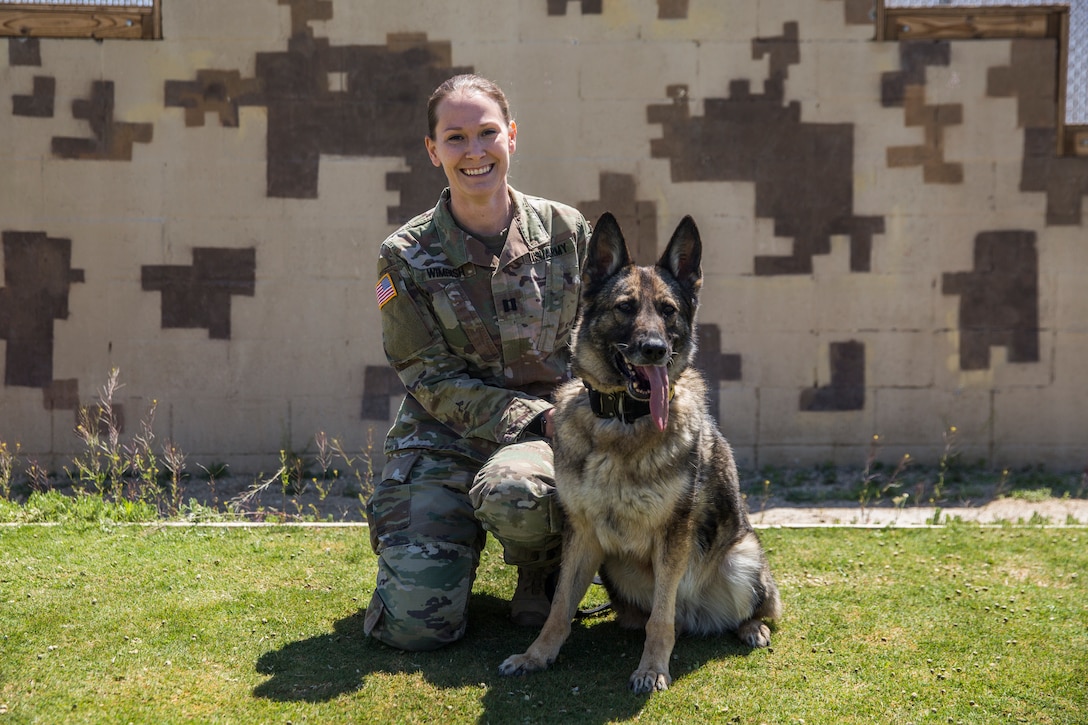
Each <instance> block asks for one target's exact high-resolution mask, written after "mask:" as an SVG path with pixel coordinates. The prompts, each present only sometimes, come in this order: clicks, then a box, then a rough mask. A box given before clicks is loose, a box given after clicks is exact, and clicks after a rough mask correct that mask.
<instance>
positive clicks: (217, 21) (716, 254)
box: [0, 0, 1088, 472]
mask: <svg viewBox="0 0 1088 725" xmlns="http://www.w3.org/2000/svg"><path fill="white" fill-rule="evenodd" d="M163 35H164V39H163V40H161V41H110V40H107V41H103V42H96V41H91V40H56V39H41V40H21V39H11V40H4V41H0V47H2V46H3V45H4V44H6V45H7V48H6V49H7V54H6V58H5V56H4V54H3V53H2V51H0V91H2V95H4V96H7V97H8V98H10V99H11V100H10V101H9V102H7V104H6V107H5V106H3V105H0V231H2V232H3V254H2V256H0V266H2V268H3V271H4V277H3V282H2V287H0V352H2V357H0V369H2V370H3V378H2V379H3V385H2V387H0V440H2V441H6V442H8V443H9V444H11V443H14V442H19V443H20V444H21V445H22V447H23V450H24V452H25V453H26V454H28V455H33V456H35V457H37V458H38V459H39V460H43V461H47V462H50V464H51V465H63V462H64V460H65V457H66V456H70V455H71V454H72V452H73V451H75V450H77V449H78V448H79V442H78V440H77V438H76V437H75V435H74V433H73V429H74V427H75V423H76V409H77V408H78V406H81V405H91V404H93V403H94V402H95V400H96V396H97V394H98V390H99V388H100V387H101V386H102V384H103V383H104V382H105V380H106V377H107V374H108V372H109V370H110V369H111V368H119V369H120V379H121V382H122V383H123V384H124V387H123V388H122V389H121V390H120V391H119V393H118V394H117V396H116V397H115V400H114V402H115V403H116V404H117V405H118V408H119V411H120V412H121V413H122V414H123V417H124V420H125V422H126V423H125V424H126V435H130V434H131V433H132V432H133V431H134V430H136V428H137V425H138V421H139V420H140V419H141V418H142V417H144V416H145V414H146V411H147V410H148V408H149V406H150V405H151V404H152V401H153V400H155V401H157V406H158V407H157V412H156V417H155V430H156V431H157V433H158V435H159V438H160V439H170V440H172V441H174V442H175V443H176V444H177V445H178V446H180V447H181V449H182V450H184V451H185V452H186V453H187V454H188V457H189V461H190V465H191V466H192V465H193V464H194V463H201V464H204V465H209V464H211V463H213V462H228V463H230V464H231V465H232V467H233V469H234V470H235V471H246V470H249V471H254V472H256V471H258V470H265V469H268V467H270V466H272V467H274V466H275V465H277V463H278V455H279V451H280V450H289V451H295V452H304V451H307V450H310V451H312V450H313V445H312V440H313V436H314V435H315V433H317V432H318V431H325V432H326V433H327V434H329V435H330V436H334V437H337V438H339V439H341V440H342V442H343V443H344V444H345V445H346V446H347V447H349V448H353V449H357V448H360V447H363V446H365V445H366V441H367V440H368V437H369V438H371V439H372V440H373V441H374V442H375V443H376V444H377V445H378V447H379V448H380V442H381V439H382V438H383V437H384V434H385V430H386V428H387V427H388V424H389V419H390V417H391V414H392V412H393V410H394V409H395V405H396V402H397V400H398V399H399V397H400V389H401V388H400V385H399V383H398V381H397V380H396V378H395V377H394V376H393V375H392V373H391V371H390V370H389V369H388V366H387V365H386V363H385V359H384V355H383V353H382V349H381V344H380V329H379V325H378V316H377V309H376V304H375V301H374V295H373V292H372V289H373V283H374V281H375V280H374V259H375V253H376V250H377V248H378V245H379V244H380V242H381V241H382V239H384V238H385V236H386V235H387V234H389V233H390V232H391V231H392V230H393V229H394V228H395V227H396V225H397V224H398V223H399V222H400V221H402V220H403V219H405V218H407V217H409V216H411V215H413V214H415V213H417V212H419V211H421V210H423V209H425V208H427V207H429V206H430V205H432V204H433V203H434V200H435V199H436V197H437V194H438V191H439V190H440V189H441V187H442V185H443V178H442V176H441V172H440V171H438V170H437V169H434V168H433V167H432V166H431V165H430V164H429V162H428V161H427V159H426V156H425V154H424V149H423V143H422V137H423V134H424V133H425V122H424V105H425V99H426V96H427V95H428V94H429V92H430V91H431V90H432V89H433V87H434V86H435V85H437V84H438V83H439V82H440V81H441V80H443V79H444V78H445V77H447V76H448V75H450V74H452V73H455V72H463V71H467V70H473V71H475V72H478V73H481V74H483V75H486V76H489V77H491V78H493V79H495V80H496V81H498V82H499V84H500V85H502V86H503V87H504V88H505V89H506V91H507V92H508V94H509V96H510V99H511V102H512V105H513V109H514V113H515V115H516V118H517V121H518V127H519V131H520V133H519V138H518V150H517V154H516V155H515V157H514V164H513V169H512V182H513V184H514V185H515V186H516V187H517V188H519V189H521V190H523V191H526V192H529V193H532V194H538V195H541V196H546V197H552V198H555V199H559V200H562V201H565V202H568V203H571V204H574V205H576V206H578V207H579V208H581V209H582V210H583V211H584V212H585V213H586V215H587V216H589V217H592V218H595V217H596V215H597V214H599V213H600V212H601V211H604V210H606V209H607V210H611V211H612V212H614V213H615V214H616V215H617V216H618V217H619V219H620V221H621V224H622V225H623V227H624V228H625V231H626V232H627V233H628V236H629V239H630V241H631V242H632V246H633V247H635V248H636V249H637V250H638V251H637V255H638V256H640V257H641V258H642V260H643V261H645V262H649V261H651V260H652V259H653V258H655V256H656V254H657V252H658V251H659V249H660V247H661V246H662V245H663V244H664V242H665V241H666V240H667V239H668V236H669V234H670V233H671V231H672V229H673V228H674V226H675V225H676V223H677V222H678V220H679V219H680V218H681V217H682V216H683V215H685V214H691V215H693V216H694V217H695V219H696V221H697V223H698V224H699V226H700V229H701V231H702V233H703V238H704V240H706V242H707V244H708V249H707V250H706V252H705V261H704V272H705V274H706V284H705V293H704V296H703V300H704V307H703V310H702V315H701V322H702V328H701V334H702V350H701V353H700V357H699V363H700V366H701V367H702V368H703V369H704V371H705V372H706V373H707V374H708V376H709V377H710V379H711V380H712V381H713V383H714V384H713V386H712V388H713V389H714V400H713V403H714V405H715V406H716V411H717V413H718V416H719V419H720V422H721V427H722V429H723V431H724V432H725V434H726V435H727V436H728V437H729V438H730V439H731V440H732V442H733V443H734V445H735V447H736V449H737V452H738V457H739V459H740V460H741V461H742V463H744V464H747V465H763V464H792V463H812V462H823V461H834V462H838V463H857V464H860V463H862V462H863V461H864V459H865V455H866V451H867V450H868V448H869V446H870V443H871V441H872V439H873V436H874V435H879V436H880V441H881V446H882V448H881V451H882V456H883V457H885V458H888V459H897V458H898V457H899V456H900V455H902V454H903V453H906V452H909V453H910V454H911V455H912V456H914V457H916V458H922V459H930V460H933V459H935V458H937V457H938V456H939V455H940V454H941V453H942V451H943V450H944V447H945V441H944V438H945V436H946V435H947V433H948V430H949V429H950V427H952V426H955V427H956V438H957V446H958V448H959V450H960V451H961V452H962V453H963V454H964V455H965V456H966V457H967V458H968V459H971V460H974V459H984V460H986V461H988V462H989V463H992V464H994V465H1008V464H1026V463H1044V464H1046V465H1047V466H1048V467H1050V468H1073V467H1081V466H1084V465H1085V463H1088V450H1086V443H1088V412H1086V411H1088V385H1086V380H1088V234H1086V230H1085V214H1086V210H1085V208H1084V197H1085V194H1088V158H1083V157H1082V158H1058V157H1056V156H1055V155H1054V153H1053V151H1052V149H1053V147H1054V143H1053V138H1054V133H1055V118H1056V116H1055V114H1056V108H1057V101H1056V97H1055V89H1056V83H1055V79H1056V77H1057V68H1058V63H1059V58H1058V57H1057V56H1058V54H1057V45H1056V43H1055V41H1053V40H1018V41H1010V40H990V41H951V42H949V41H943V42H930V41H926V42H914V43H877V42H874V41H873V37H874V29H873V24H872V21H871V20H870V19H869V15H868V4H867V3H865V2H857V1H856V0H797V1H796V2H772V1H770V0H758V1H757V0H658V1H654V0H603V2H602V0H582V1H581V2H562V1H561V0H516V1H515V0H504V1H503V2H489V3H484V2H474V3H461V2H457V3H453V2H448V1H447V0H402V1H401V2H396V3H388V2H378V1H377V0H367V1H365V2H364V1H362V0H352V1H350V2H349V1H348V0H335V1H333V2H328V1H324V0H232V1H231V2H229V3H223V2H219V1H218V0H186V2H184V3H165V7H164V15H163Z"/></svg>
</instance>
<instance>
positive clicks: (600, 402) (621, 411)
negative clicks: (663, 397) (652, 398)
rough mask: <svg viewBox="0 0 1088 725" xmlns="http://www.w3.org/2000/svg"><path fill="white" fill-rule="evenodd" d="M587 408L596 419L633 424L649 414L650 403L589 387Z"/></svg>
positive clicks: (620, 393)
mask: <svg viewBox="0 0 1088 725" xmlns="http://www.w3.org/2000/svg"><path fill="white" fill-rule="evenodd" d="M582 384H583V385H585V386H586V390H588V391H589V408H590V410H592V411H593V414H594V415H596V416H597V417H598V418H619V419H620V420H622V421H623V422H624V423H634V422H635V421H636V420H638V419H639V418H641V417H643V416H646V415H649V414H650V403H649V402H648V401H645V400H639V399H638V398H632V397H631V396H630V395H628V394H627V393H626V392H619V393H602V392H600V391H597V390H594V389H593V388H591V387H589V384H588V383H585V382H583V383H582ZM673 392H674V391H673V389H672V386H671V385H670V386H669V400H672V395H673Z"/></svg>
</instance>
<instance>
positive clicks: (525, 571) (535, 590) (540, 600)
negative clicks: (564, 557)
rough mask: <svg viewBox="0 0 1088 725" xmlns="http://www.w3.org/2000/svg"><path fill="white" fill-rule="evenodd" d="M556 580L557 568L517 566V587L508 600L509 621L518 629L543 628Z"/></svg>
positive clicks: (550, 605)
mask: <svg viewBox="0 0 1088 725" xmlns="http://www.w3.org/2000/svg"><path fill="white" fill-rule="evenodd" d="M558 579H559V568H558V567H539V566H535V567H524V566H519V567H518V586H517V589H515V590H514V596H513V598H512V599H511V600H510V621H512V622H513V623H514V624H516V625H518V626H519V627H536V628H540V627H543V626H544V622H545V620H547V619H548V612H550V611H551V608H552V595H554V594H555V585H556V583H557V581H558Z"/></svg>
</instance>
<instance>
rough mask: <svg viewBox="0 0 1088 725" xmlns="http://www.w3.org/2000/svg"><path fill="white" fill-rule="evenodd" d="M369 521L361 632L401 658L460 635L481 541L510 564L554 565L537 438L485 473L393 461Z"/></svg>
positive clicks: (503, 454)
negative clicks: (492, 544)
mask: <svg viewBox="0 0 1088 725" xmlns="http://www.w3.org/2000/svg"><path fill="white" fill-rule="evenodd" d="M366 515H367V521H368V523H369V525H370V544H371V547H372V548H373V549H374V552H375V553H376V554H377V555H378V577H377V583H376V586H375V590H374V594H373V596H372V597H371V600H370V605H369V606H368V607H367V612H366V619H365V623H364V631H365V632H366V633H367V634H368V635H370V636H371V637H374V638H375V639H378V640H379V641H381V642H384V643H385V644H388V645H391V646H393V647H396V648H398V649H403V650H413V651H414V650H430V649H436V648H438V647H441V646H443V645H446V644H449V643H450V642H455V641H457V640H458V639H460V638H461V637H462V636H463V635H464V633H465V628H466V626H467V623H468V621H467V609H468V600H469V594H470V593H471V591H472V584H473V581H474V580H475V577H476V568H477V566H478V565H479V563H480V552H481V551H482V550H483V548H484V544H485V541H486V536H487V534H486V532H490V533H491V534H492V535H493V536H494V537H495V538H496V539H497V540H498V541H499V543H500V544H502V547H503V558H504V559H505V561H506V563H508V564H512V565H515V566H519V567H555V566H558V564H559V559H560V554H561V549H562V529H563V516H562V510H561V509H560V507H559V502H558V500H557V497H556V495H555V464H554V460H553V457H552V449H551V446H550V445H549V443H548V442H547V441H546V440H544V439H541V438H530V439H528V440H525V441H521V442H518V443H513V444H510V445H507V446H503V447H502V448H500V449H499V450H498V451H496V452H495V453H494V454H493V455H492V456H491V457H490V458H489V459H488V460H487V461H486V462H484V464H483V465H482V466H481V465H480V464H478V463H477V462H474V461H471V460H469V459H466V458H463V457H460V456H457V455H451V454H448V453H444V452H440V451H431V450H411V451H405V452H401V453H398V454H396V455H394V456H393V457H391V458H390V459H389V461H388V462H387V463H386V465H385V467H384V469H383V470H382V480H381V482H380V483H379V484H378V485H377V486H376V487H375V489H374V493H373V494H372V495H371V496H370V498H369V500H368V501H367V505H366Z"/></svg>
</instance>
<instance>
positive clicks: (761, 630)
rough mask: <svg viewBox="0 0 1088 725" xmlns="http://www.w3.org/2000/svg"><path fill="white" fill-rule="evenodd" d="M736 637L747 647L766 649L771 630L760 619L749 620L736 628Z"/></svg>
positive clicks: (769, 640) (769, 641)
mask: <svg viewBox="0 0 1088 725" xmlns="http://www.w3.org/2000/svg"><path fill="white" fill-rule="evenodd" d="M737 637H738V638H739V639H740V641H741V642H744V644H746V645H748V646H749V647H766V646H768V645H769V644H770V643H771V628H770V627H768V626H767V625H766V624H765V623H764V622H763V621H762V620H760V619H749V620H748V621H747V622H745V623H744V624H742V625H740V627H738V628H737Z"/></svg>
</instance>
